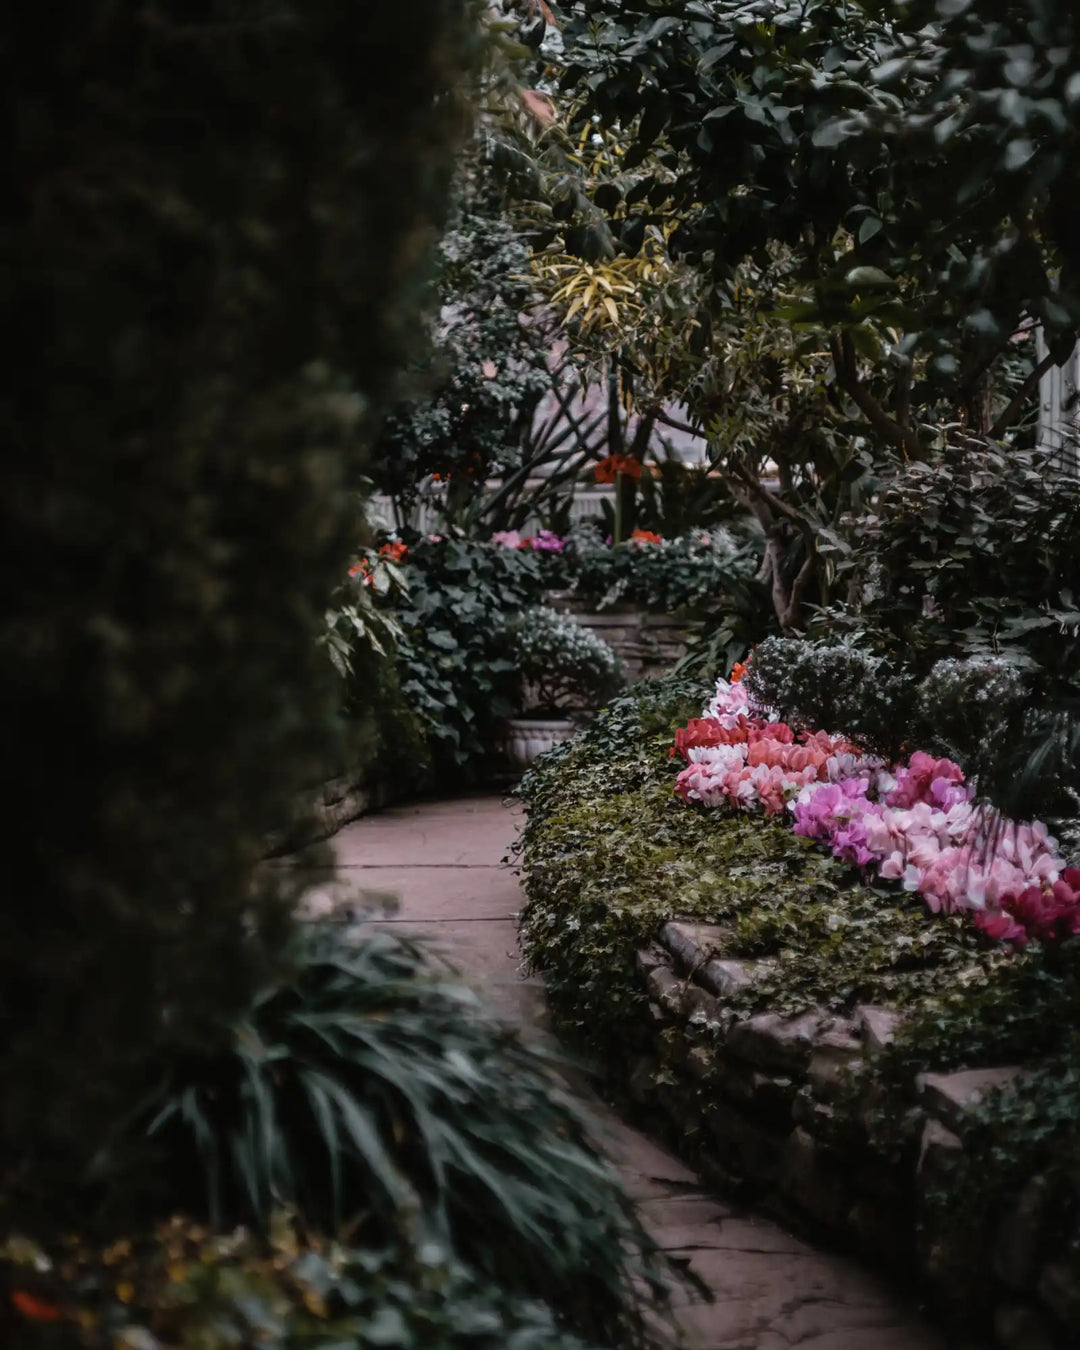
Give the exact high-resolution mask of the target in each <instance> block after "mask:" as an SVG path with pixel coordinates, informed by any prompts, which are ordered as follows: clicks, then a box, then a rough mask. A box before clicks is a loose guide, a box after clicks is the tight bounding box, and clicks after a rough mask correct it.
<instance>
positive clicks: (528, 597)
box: [398, 539, 544, 781]
mask: <svg viewBox="0 0 1080 1350" xmlns="http://www.w3.org/2000/svg"><path fill="white" fill-rule="evenodd" d="M408 574H409V591H408V594H407V595H406V596H405V598H404V600H403V602H402V603H401V606H400V609H399V612H398V617H399V619H400V622H401V626H402V636H401V640H400V641H399V643H398V660H399V663H400V668H401V688H402V692H403V693H404V694H405V696H406V697H407V698H408V700H409V702H410V704H411V705H412V707H413V708H415V710H416V711H417V713H418V714H419V716H420V717H421V718H422V719H423V721H424V724H425V726H426V728H427V733H428V736H429V739H430V743H431V748H432V754H433V759H434V763H435V769H436V772H437V773H440V774H443V775H447V774H449V775H452V777H453V779H454V780H455V781H459V780H460V777H461V775H462V773H463V772H464V773H465V774H466V775H467V776H475V775H477V774H480V773H482V772H483V769H484V766H485V764H486V763H488V762H489V761H490V758H491V753H492V746H493V744H494V743H495V740H496V738H497V735H498V728H499V722H500V721H501V719H502V718H504V717H509V716H510V715H511V714H512V713H514V712H516V711H517V710H518V709H517V704H518V698H519V692H520V678H519V675H518V671H517V668H516V667H515V665H514V662H513V661H512V660H511V659H510V658H509V656H508V654H507V651H506V646H505V642H504V640H503V630H504V629H505V627H506V625H507V623H508V622H509V621H510V620H511V619H513V618H516V617H517V616H518V615H520V613H521V612H522V610H523V609H526V608H527V607H528V606H530V605H534V604H536V603H537V602H538V601H539V599H540V597H541V595H542V594H543V586H544V582H543V575H544V574H543V571H542V567H541V563H540V560H539V556H538V555H537V554H534V553H527V552H519V551H517V550H515V549H505V548H493V547H491V546H490V545H489V544H476V543H471V542H468V541H466V540H461V539H443V540H438V541H431V540H421V541H420V542H419V543H418V544H417V545H416V546H415V547H414V549H413V551H412V557H411V566H410V567H409V569H408Z"/></svg>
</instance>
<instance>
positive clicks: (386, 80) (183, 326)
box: [0, 0, 474, 1221]
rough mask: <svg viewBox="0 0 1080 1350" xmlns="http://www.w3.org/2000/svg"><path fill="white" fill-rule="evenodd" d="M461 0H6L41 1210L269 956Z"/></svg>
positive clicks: (456, 119) (16, 1188) (16, 1086)
mask: <svg viewBox="0 0 1080 1350" xmlns="http://www.w3.org/2000/svg"><path fill="white" fill-rule="evenodd" d="M466 8H467V6H466V4H465V3H464V0H417V3H416V4H415V5H414V6H413V8H412V10H411V18H412V21H413V22H414V23H415V33H414V40H413V41H411V42H410V43H409V45H408V50H407V56H406V58H404V59H403V55H402V46H401V31H400V15H399V14H397V13H396V12H393V11H392V10H389V9H384V8H382V7H379V6H361V7H356V6H346V7H342V6H340V5H337V4H333V3H329V2H328V0H313V3H305V4H297V3H291V2H290V0H283V3H281V4H280V5H275V6H274V7H273V12H272V13H271V12H269V10H267V7H266V6H261V5H259V6H254V7H244V14H243V21H238V16H237V6H236V5H235V4H233V3H231V0H207V3H204V4H201V5H199V6H198V7H197V9H196V10H195V11H193V10H192V7H191V6H190V5H188V4H184V3H178V0H162V3H159V4H155V5H154V6H153V7H152V10H146V9H145V8H144V7H139V6H129V5H120V6H117V5H113V4H110V3H103V2H102V0H97V2H92V3H87V4H85V5H81V6H77V7H72V6H67V7H65V8H64V9H63V11H62V21H58V15H59V14H60V13H61V11H59V10H56V9H55V8H54V7H51V6H45V7H41V6H31V7H29V8H26V7H21V6H20V7H17V8H14V9H10V10H7V11H5V13H4V16H3V19H2V20H0V28H2V42H0V45H2V47H3V50H4V52H5V54H6V67H5V70H6V75H5V87H6V89H7V96H8V103H7V107H8V113H9V117H10V124H9V132H8V143H9V147H10V180H11V181H10V188H11V192H10V200H11V210H10V211H9V212H8V214H7V215H6V217H5V221H4V225H3V228H2V230H0V275H2V278H3V285H2V287H0V290H2V294H3V314H4V321H5V327H6V328H8V329H9V330H10V331H12V332H18V333H20V334H21V335H22V340H21V341H20V342H19V344H18V347H17V350H16V351H15V353H14V355H13V357H12V360H11V364H10V366H9V370H8V377H9V378H8V379H7V380H6V381H5V385H4V391H3V395H2V398H0V425H2V427H3V430H4V439H5V446H6V453H5V454H4V456H3V461H4V462H3V488H4V490H3V492H2V493H0V513H2V517H3V519H2V528H0V537H2V540H3V543H2V548H0V576H2V579H3V594H4V614H3V620H2V626H0V651H2V654H3V659H2V661H0V667H2V670H3V674H2V676H0V679H2V682H3V704H4V707H5V709H6V710H7V716H6V718H5V732H4V763H5V767H6V770H7V772H8V774H9V777H10V781H11V782H12V784H14V785H17V788H16V790H15V791H14V792H13V793H12V794H11V800H10V802H9V806H8V808H7V810H6V813H5V837H6V839H7V841H8V844H9V847H8V849H7V850H6V851H7V855H8V873H7V877H6V895H7V901H6V903H5V904H4V905H3V907H2V911H0V1077H2V1080H3V1083H4V1110H3V1112H2V1113H0V1155H2V1157H3V1160H4V1162H3V1179H4V1183H5V1190H6V1192H7V1194H8V1197H9V1199H10V1200H11V1202H12V1203H13V1204H15V1203H20V1204H21V1203H25V1204H27V1205H29V1204H30V1203H31V1201H32V1200H33V1199H34V1198H35V1194H36V1190H35V1188H36V1187H37V1186H39V1185H41V1186H47V1188H48V1191H49V1194H48V1196H43V1197H40V1198H41V1200H42V1203H41V1206H40V1210H39V1213H40V1215H41V1216H44V1218H45V1219H46V1220H57V1221H59V1211H60V1209H61V1208H62V1202H63V1199H64V1197H65V1195H67V1194H68V1193H69V1186H68V1184H67V1183H68V1182H70V1181H71V1179H72V1177H73V1176H74V1174H76V1173H78V1172H79V1171H80V1170H81V1168H82V1165H83V1164H84V1163H85V1161H86V1159H87V1157H88V1156H89V1155H90V1154H92V1153H93V1151H94V1150H96V1148H97V1147H98V1146H99V1145H100V1143H101V1140H102V1135H103V1131H104V1130H105V1128H106V1125H107V1122H108V1121H110V1120H112V1119H113V1118H114V1117H115V1115H116V1113H117V1111H118V1110H121V1109H123V1105H124V1103H125V1102H127V1101H128V1094H129V1092H130V1091H131V1090H132V1088H133V1084H134V1083H136V1082H137V1081H138V1079H139V1076H140V1074H141V1072H142V1068H143V1066H144V1064H145V1062H146V1059H147V1057H149V1058H150V1059H151V1060H152V1059H153V1058H154V1056H155V1055H157V1054H158V1053H159V1052H160V1050H161V1047H162V1044H163V1043H166V1042H167V1043H172V1044H175V1043H176V1042H177V1041H180V1042H183V1043H189V1044H190V1043H202V1042H206V1043H212V1042H213V1041H214V1039H215V1037H216V1036H217V1035H218V1028H219V1025H220V1019H221V1017H222V1016H223V1015H225V1016H228V1015H230V1014H231V1013H233V1012H235V1011H236V1010H237V1009H238V1008H240V1007H242V1006H244V1004H245V1002H246V1001H247V999H248V998H249V996H250V993H251V990H252V989H253V988H255V987H258V985H259V984H260V983H261V981H262V979H263V978H264V977H265V973H266V971H267V969H268V967H270V966H272V965H273V964H274V963H275V960H276V953H277V950H278V948H279V944H280V942H281V939H282V935H283V932H284V930H285V927H286V916H287V914H288V911H289V908H290V906H291V903H292V900H293V898H294V895H295V892H296V889H297V887H298V885H299V878H298V877H294V876H291V875H290V874H289V873H288V872H287V871H285V870H281V869H279V870H277V871H273V872H257V871H256V870H255V868H256V864H257V862H258V860H259V857H260V854H261V852H262V848H263V840H264V837H265V833H266V831H267V830H269V829H272V828H274V827H276V826H278V825H279V824H281V823H283V822H284V821H285V820H286V819H287V817H288V813H289V810H290V807H291V804H292V801H293V799H294V795H295V794H296V792H297V791H300V790H303V789H305V788H306V787H308V786H309V785H310V784H311V783H312V782H313V781H317V780H318V779H319V777H320V775H321V774H322V772H323V771H324V768H325V765H326V763H327V761H328V760H330V759H333V758H334V757H335V756H336V754H337V752H338V734H339V731H340V724H339V721H338V698H337V695H338V691H337V689H336V688H335V684H334V676H333V671H332V669H331V668H330V665H329V663H328V662H327V660H326V657H325V653H324V652H322V651H321V650H319V648H318V645H317V643H318V637H319V635H320V633H321V631H322V627H323V616H324V612H325V610H326V607H327V603H328V598H329V596H330V593H331V591H332V589H333V586H334V584H335V581H336V578H337V577H339V576H340V575H341V572H342V570H343V569H344V567H345V566H346V565H347V562H348V550H349V547H350V544H351V537H350V536H351V530H352V526H353V520H354V511H355V507H354V499H353V488H354V486H355V481H356V477H357V474H358V472H359V469H360V467H361V464H362V458H363V444H364V440H365V438H366V436H367V435H368V433H369V431H370V429H371V427H372V425H373V422H372V420H371V419H372V417H373V415H374V414H375V413H376V412H377V411H378V407H379V404H380V403H381V401H382V400H383V398H384V396H385V395H386V393H387V391H388V386H389V382H390V379H391V377H392V376H393V373H394V371H395V369H396V367H397V365H398V363H399V361H400V360H401V358H402V353H403V351H405V350H406V349H407V347H408V346H409V345H410V342H411V337H412V333H413V328H414V318H415V305H414V299H415V296H414V291H415V287H416V284H417V281H418V279H419V277H420V275H421V273H422V271H423V267H422V263H423V259H424V254H425V245H426V241H427V239H428V238H429V236H430V231H431V228H432V225H433V224H434V223H436V222H437V221H438V220H439V217H440V215H441V213H442V210H443V207H444V199H445V186H446V179H447V177H448V175H449V165H450V160H451V157H452V153H453V149H454V146H455V144H456V142H457V140H458V136H459V132H460V129H461V123H462V102H461V100H462V96H463V94H464V91H465V88H466V86H467V83H468V81H467V79H465V78H464V64H463V63H464V59H465V57H466V56H467V52H468V48H469V47H470V45H471V44H472V43H473V40H474V39H473V37H472V36H471V34H470V33H467V32H466V30H465V27H464V25H463V22H462V20H463V19H464V16H465V12H466ZM249 10H250V13H249V12H248V11H249ZM249 19H250V22H249V21H248V20H249ZM75 72H77V74H76V73H75ZM61 822H62V825H61V824H60V823H61Z"/></svg>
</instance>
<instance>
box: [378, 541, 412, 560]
mask: <svg viewBox="0 0 1080 1350" xmlns="http://www.w3.org/2000/svg"><path fill="white" fill-rule="evenodd" d="M408 556H409V547H408V545H407V544H403V543H402V542H401V540H400V539H398V540H396V541H395V542H394V543H392V544H383V546H382V548H381V549H379V557H380V558H389V559H390V561H391V562H396V563H400V562H404V561H405V560H406V558H408Z"/></svg>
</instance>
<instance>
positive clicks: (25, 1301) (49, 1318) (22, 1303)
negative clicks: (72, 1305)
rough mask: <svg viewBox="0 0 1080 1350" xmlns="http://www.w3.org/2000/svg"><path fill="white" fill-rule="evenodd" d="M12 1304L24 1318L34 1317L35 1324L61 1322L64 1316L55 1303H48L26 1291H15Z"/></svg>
mask: <svg viewBox="0 0 1080 1350" xmlns="http://www.w3.org/2000/svg"><path fill="white" fill-rule="evenodd" d="M11 1302H12V1303H13V1304H14V1306H15V1307H16V1308H17V1309H18V1311H19V1312H21V1313H22V1315H23V1316H24V1317H32V1318H33V1319H34V1321H35V1322H59V1320H60V1318H61V1316H62V1314H61V1312H60V1309H59V1308H58V1307H57V1306H56V1304H55V1303H46V1302H45V1300H44V1299H43V1298H38V1296H37V1295H36V1294H31V1293H29V1292H28V1291H27V1290H25V1289H13V1290H12V1291H11Z"/></svg>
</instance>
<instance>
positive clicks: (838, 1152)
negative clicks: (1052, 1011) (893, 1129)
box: [627, 922, 1080, 1350]
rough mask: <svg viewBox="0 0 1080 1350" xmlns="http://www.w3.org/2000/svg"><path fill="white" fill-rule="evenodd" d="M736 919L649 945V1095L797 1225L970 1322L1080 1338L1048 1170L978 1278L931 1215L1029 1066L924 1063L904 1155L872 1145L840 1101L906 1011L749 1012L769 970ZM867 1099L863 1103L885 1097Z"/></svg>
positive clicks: (1076, 1295)
mask: <svg viewBox="0 0 1080 1350" xmlns="http://www.w3.org/2000/svg"><path fill="white" fill-rule="evenodd" d="M723 936H730V934H727V933H725V930H722V929H718V928H712V927H709V926H707V925H701V924H693V923H681V922H670V923H667V924H665V925H664V927H663V928H662V930H661V932H660V934H659V939H658V942H657V943H656V944H655V945H654V946H652V947H650V948H649V949H648V950H647V951H641V952H639V953H638V954H637V968H638V973H639V976H640V978H641V980H642V982H643V983H644V986H645V988H646V990H647V992H648V995H649V1000H650V1002H649V1012H650V1018H651V1025H652V1032H653V1034H652V1037H651V1041H652V1045H651V1049H650V1050H649V1051H648V1053H646V1054H645V1055H644V1056H643V1057H641V1058H639V1059H638V1060H637V1062H636V1063H634V1064H631V1065H628V1066H627V1067H628V1071H629V1089H630V1092H631V1095H632V1096H633V1097H634V1099H635V1101H637V1102H638V1104H639V1105H642V1106H647V1107H651V1108H655V1109H657V1110H658V1111H659V1112H660V1113H661V1114H662V1116H663V1117H664V1125H665V1130H666V1132H667V1133H668V1134H670V1135H671V1136H672V1137H673V1138H674V1140H675V1142H676V1143H677V1144H678V1145H679V1146H680V1147H681V1148H682V1150H683V1152H684V1153H686V1154H687V1155H689V1156H690V1158H691V1159H692V1161H693V1162H694V1163H695V1164H696V1165H697V1166H698V1167H699V1168H700V1170H701V1171H702V1172H703V1173H704V1174H705V1175H706V1176H707V1177H708V1178H709V1179H710V1180H712V1181H713V1182H714V1183H716V1184H718V1185H720V1186H721V1187H725V1188H730V1187H732V1186H733V1185H734V1186H737V1187H741V1188H743V1189H745V1190H748V1191H750V1192H752V1193H753V1195H754V1197H755V1199H756V1201H757V1202H758V1203H759V1204H761V1206H762V1207H763V1208H765V1209H767V1210H770V1211H772V1212H773V1213H778V1214H779V1215H780V1216H781V1217H784V1218H787V1219H788V1220H789V1221H793V1222H794V1223H795V1224H796V1225H797V1226H800V1227H803V1228H806V1227H810V1228H811V1229H813V1230H815V1231H816V1232H817V1233H818V1234H820V1235H822V1236H826V1237H830V1238H832V1239H836V1240H840V1241H842V1242H844V1243H845V1244H846V1245H849V1246H851V1245H855V1246H857V1248H858V1249H859V1250H860V1251H862V1252H865V1253H867V1254H868V1255H872V1256H873V1257H874V1258H875V1259H877V1260H878V1261H881V1262H885V1263H887V1264H888V1265H889V1266H890V1267H892V1268H894V1269H895V1268H897V1267H899V1268H900V1269H904V1270H908V1271H914V1272H915V1274H916V1276H917V1278H918V1280H919V1282H920V1283H921V1284H922V1285H923V1286H924V1287H925V1288H927V1290H928V1291H929V1292H930V1293H931V1294H932V1295H933V1296H934V1297H935V1300H936V1301H937V1302H939V1303H940V1304H942V1305H943V1306H945V1307H947V1308H948V1309H949V1310H950V1311H952V1312H953V1313H954V1314H955V1315H957V1316H958V1317H961V1318H963V1319H964V1320H965V1321H967V1322H968V1323H969V1324H970V1323H971V1321H973V1320H977V1321H979V1322H982V1321H984V1320H988V1319H987V1311H988V1305H987V1302H986V1300H987V1297H989V1299H990V1308H989V1310H990V1311H991V1312H992V1321H993V1327H994V1332H995V1337H996V1341H997V1344H998V1345H1000V1346H1003V1347H1007V1350H1053V1347H1058V1346H1075V1345H1076V1344H1077V1343H1078V1339H1077V1338H1078V1336H1080V1278H1078V1271H1077V1270H1076V1269H1074V1268H1073V1266H1072V1264H1071V1263H1070V1262H1069V1260H1068V1255H1067V1253H1057V1254H1056V1256H1055V1257H1051V1258H1050V1259H1049V1260H1047V1259H1046V1258H1045V1256H1044V1253H1043V1251H1042V1244H1041V1236H1042V1225H1043V1222H1044V1219H1045V1216H1046V1212H1047V1210H1048V1207H1049V1206H1048V1202H1049V1200H1050V1197H1049V1195H1048V1190H1049V1188H1048V1186H1047V1185H1046V1183H1045V1181H1044V1179H1043V1178H1041V1177H1033V1178H1031V1179H1030V1181H1029V1182H1028V1185H1027V1186H1026V1187H1025V1189H1024V1190H1023V1192H1022V1193H1021V1195H1020V1196H1019V1198H1018V1200H1017V1202H1016V1204H1015V1206H1014V1208H1013V1211H1012V1212H1011V1213H1010V1214H1007V1215H1006V1216H1005V1217H1004V1218H1003V1219H1001V1221H1000V1222H999V1225H998V1228H997V1231H996V1232H994V1233H990V1234H987V1235H986V1243H985V1246H986V1255H985V1268H984V1269H983V1271H982V1273H983V1275H984V1276H986V1278H985V1280H984V1281H983V1282H982V1283H981V1284H980V1288H979V1289H978V1290H975V1289H973V1288H971V1287H970V1280H968V1281H967V1282H966V1285H967V1287H965V1279H964V1275H963V1272H964V1271H965V1270H970V1268H971V1253H970V1251H968V1250H964V1251H963V1252H961V1251H959V1250H958V1249H957V1237H956V1235H952V1234H950V1233H949V1231H947V1229H944V1228H942V1227H941V1226H940V1224H939V1225H938V1226H937V1227H932V1226H931V1210H930V1208H929V1206H928V1204H927V1198H928V1196H930V1195H931V1194H932V1193H933V1192H934V1191H935V1189H936V1188H938V1187H939V1186H940V1185H941V1184H942V1181H943V1178H944V1177H945V1175H946V1174H947V1171H948V1168H949V1164H950V1161H951V1160H954V1159H955V1158H956V1156H957V1154H958V1153H959V1152H960V1151H962V1148H963V1145H962V1143H961V1141H960V1138H959V1137H958V1135H957V1134H956V1132H955V1131H956V1129H957V1127H958V1126H959V1125H960V1123H961V1121H962V1119H963V1116H964V1114H965V1113H966V1112H967V1111H969V1110H970V1109H971V1107H972V1106H973V1105H974V1104H975V1103H976V1102H977V1101H978V1099H979V1097H980V1095H981V1094H982V1093H983V1092H985V1091H986V1090H987V1089H989V1088H992V1087H996V1086H999V1085H1000V1084H1002V1083H1003V1082H1007V1081H1008V1080H1009V1079H1011V1078H1012V1077H1014V1076H1015V1075H1016V1074H1017V1073H1018V1072H1019V1070H1018V1069H1016V1068H1013V1067H1002V1068H997V1069H985V1070H973V1071H969V1072H960V1073H949V1074H932V1073H927V1074H921V1075H920V1076H919V1078H918V1080H917V1083H916V1090H917V1099H913V1100H912V1103H911V1106H910V1109H909V1110H908V1112H907V1113H906V1115H905V1117H904V1119H903V1121H902V1122H900V1124H901V1125H902V1128H903V1133H904V1136H905V1137H906V1138H907V1139H909V1140H910V1141H911V1147H910V1149H909V1150H907V1151H906V1156H901V1157H900V1158H899V1159H898V1160H890V1159H887V1158H884V1157H883V1156H881V1154H880V1153H878V1152H876V1151H873V1150H871V1148H870V1147H869V1144H868V1142H867V1132H866V1129H865V1126H864V1125H862V1123H861V1122H860V1120H859V1119H858V1118H857V1117H856V1116H853V1115H852V1114H851V1113H850V1112H841V1111H838V1110H837V1102H838V1099H839V1098H840V1097H841V1096H842V1095H843V1093H844V1086H845V1082H846V1081H847V1077H848V1075H847V1073H846V1070H848V1069H850V1068H851V1067H853V1066H855V1065H857V1064H858V1063H859V1062H860V1061H862V1060H864V1059H865V1058H867V1057H870V1056H873V1055H874V1054H876V1053H878V1052H879V1051H880V1050H881V1049H882V1048H883V1047H884V1046H886V1045H887V1044H888V1043H889V1042H890V1041H891V1040H892V1038H893V1036H894V1034H895V1031H896V1028H897V1026H898V1025H899V1023H900V1021H901V1017H900V1015H899V1014H898V1013H896V1012H894V1011H892V1010H890V1009H888V1008H881V1007H872V1006H864V1007H861V1008H858V1009H856V1011H855V1013H854V1014H853V1015H852V1016H851V1017H846V1018H844V1017H835V1016H832V1015H830V1014H828V1013H826V1012H824V1011H819V1012H811V1013H806V1014H802V1015H798V1016H782V1015H780V1014H778V1013H770V1012H763V1013H758V1014H757V1015H755V1016H752V1017H749V1018H744V1019H742V1020H733V1018H732V1014H731V1013H730V1012H727V1013H725V1007H724V1003H725V999H726V998H728V997H729V996H730V995H731V994H732V993H733V992H735V991H736V990H738V989H741V988H744V987H745V986H746V985H747V984H748V983H751V982H752V981H753V964H752V963H749V962H739V961H732V960H725V959H720V958H718V957H716V956H715V955H714V952H715V950H716V948H715V946H714V944H715V943H716V942H718V941H719V940H720V939H721V938H722V937H723ZM872 1105H873V1104H872V1103H866V1104H865V1105H864V1106H863V1111H864V1112H865V1111H866V1110H867V1109H869V1108H871V1107H872Z"/></svg>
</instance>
